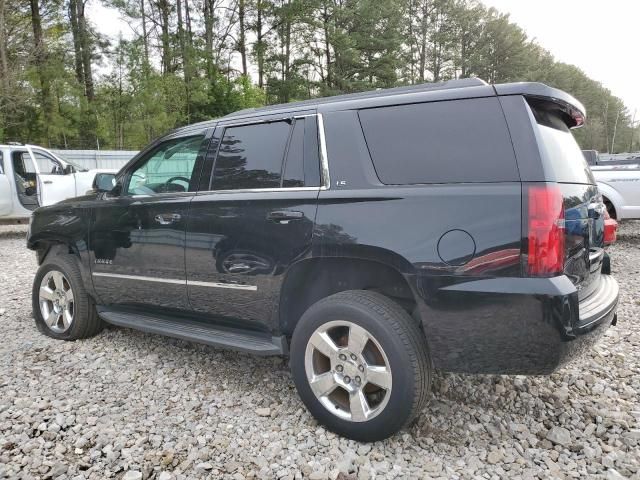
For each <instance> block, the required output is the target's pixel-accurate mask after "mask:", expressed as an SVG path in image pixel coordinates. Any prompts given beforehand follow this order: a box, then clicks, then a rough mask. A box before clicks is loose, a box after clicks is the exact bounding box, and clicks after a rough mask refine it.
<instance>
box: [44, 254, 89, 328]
mask: <svg viewBox="0 0 640 480" xmlns="http://www.w3.org/2000/svg"><path fill="white" fill-rule="evenodd" d="M32 304H33V316H34V318H35V320H36V326H37V327H38V330H40V331H41V332H42V333H44V334H45V335H48V336H49V337H53V338H56V339H59V340H77V339H80V338H88V337H92V336H93V335H96V334H97V333H99V332H100V330H102V322H101V320H100V318H99V317H98V314H97V313H96V309H95V305H94V303H93V300H92V299H91V297H89V295H87V292H86V290H85V288H84V284H83V283H82V277H81V275H80V270H79V269H78V266H77V265H76V263H75V262H74V261H73V259H71V258H69V257H68V256H65V255H62V254H60V255H53V256H52V257H51V258H47V260H45V263H43V264H42V266H41V267H40V268H39V269H38V272H37V273H36V277H35V279H34V282H33V291H32Z"/></svg>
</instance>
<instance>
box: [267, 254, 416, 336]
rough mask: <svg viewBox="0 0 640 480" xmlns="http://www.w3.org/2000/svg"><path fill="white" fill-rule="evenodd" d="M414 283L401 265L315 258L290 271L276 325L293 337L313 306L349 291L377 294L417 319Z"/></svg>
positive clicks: (303, 261) (377, 261) (282, 294)
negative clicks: (306, 313) (392, 301)
mask: <svg viewBox="0 0 640 480" xmlns="http://www.w3.org/2000/svg"><path fill="white" fill-rule="evenodd" d="M407 263H408V262H407ZM405 266H406V264H405ZM413 283H414V282H413V275H412V273H408V272H407V271H404V272H403V271H401V269H400V268H398V266H397V264H395V265H392V264H389V263H387V262H382V261H379V260H373V259H370V258H361V257H354V256H345V257H311V258H308V259H305V260H301V261H299V262H297V263H295V264H294V265H292V266H291V267H290V268H289V269H288V271H287V273H286V276H285V279H284V281H283V285H282V289H281V291H280V299H279V302H278V309H277V316H276V323H277V325H278V327H279V330H280V332H281V333H283V334H284V335H287V336H289V335H291V334H292V333H293V330H294V329H295V326H296V324H297V323H298V320H299V319H300V317H301V316H302V314H303V313H304V312H305V311H306V310H307V309H308V308H309V307H310V306H311V305H313V304H314V303H316V302H317V301H319V300H321V299H322V298H325V297H328V296H330V295H333V294H334V293H338V292H342V291H346V290H373V291H377V292H379V293H382V294H384V295H385V296H387V297H389V298H391V299H392V300H394V301H396V302H397V303H399V304H400V305H401V306H402V307H403V308H404V309H405V310H407V311H408V312H409V314H410V315H412V316H413V318H416V315H418V313H417V311H418V310H417V309H416V308H415V307H416V301H417V299H416V291H415V285H413ZM418 323H420V328H422V324H421V322H418Z"/></svg>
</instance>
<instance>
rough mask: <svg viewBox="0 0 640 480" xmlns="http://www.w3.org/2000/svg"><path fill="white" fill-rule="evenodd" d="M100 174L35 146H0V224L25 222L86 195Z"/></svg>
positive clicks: (100, 170) (98, 170)
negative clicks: (48, 208)
mask: <svg viewBox="0 0 640 480" xmlns="http://www.w3.org/2000/svg"><path fill="white" fill-rule="evenodd" d="M98 172H114V171H113V170H102V169H95V170H87V169H85V168H82V167H80V166H78V165H75V164H73V163H71V162H69V161H67V160H63V159H62V158H60V157H58V156H56V155H55V154H54V153H53V152H50V151H49V150H47V149H45V148H42V147H38V146H35V145H20V144H9V145H0V224H12V223H14V224H15V223H26V222H28V221H29V217H30V216H31V212H32V211H33V210H35V209H36V208H38V207H40V206H44V205H51V204H53V203H56V202H59V201H61V200H65V199H67V198H71V197H77V196H79V195H84V194H85V193H86V192H87V191H88V190H90V189H91V188H92V186H93V180H94V178H95V176H96V173H98Z"/></svg>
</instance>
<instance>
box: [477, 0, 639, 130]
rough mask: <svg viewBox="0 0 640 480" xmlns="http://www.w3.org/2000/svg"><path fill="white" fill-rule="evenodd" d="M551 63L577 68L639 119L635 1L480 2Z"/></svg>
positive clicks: (530, 0)
mask: <svg viewBox="0 0 640 480" xmlns="http://www.w3.org/2000/svg"><path fill="white" fill-rule="evenodd" d="M482 3H484V4H485V5H486V6H488V7H495V8H496V9H497V10H499V11H501V12H504V13H509V14H510V16H511V21H512V22H514V23H516V24H518V25H520V27H521V28H522V29H523V30H524V31H525V32H526V33H527V35H529V38H532V39H535V40H536V42H537V43H538V44H539V45H541V46H542V47H544V48H546V49H547V50H549V51H550V52H551V53H552V54H553V56H554V57H555V58H556V60H559V61H561V62H565V63H570V64H573V65H576V66H577V67H579V68H581V69H582V70H583V71H584V72H585V73H586V74H587V75H588V76H589V77H591V78H593V79H594V80H597V81H599V82H601V83H602V84H603V85H604V86H605V87H606V88H608V89H609V90H611V92H612V93H613V94H614V95H615V96H617V97H620V98H621V99H622V100H623V101H624V103H625V105H626V106H627V107H628V108H629V113H630V114H631V115H633V112H634V110H635V109H637V114H636V121H638V119H640V34H639V32H640V0H607V1H605V2H603V1H602V0H482Z"/></svg>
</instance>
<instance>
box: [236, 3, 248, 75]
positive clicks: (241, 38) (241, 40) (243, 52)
mask: <svg viewBox="0 0 640 480" xmlns="http://www.w3.org/2000/svg"><path fill="white" fill-rule="evenodd" d="M238 22H239V25H240V32H239V34H238V50H239V51H240V58H241V59H242V74H243V75H244V76H247V75H248V70H247V44H246V39H245V28H246V26H245V0H238Z"/></svg>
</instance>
